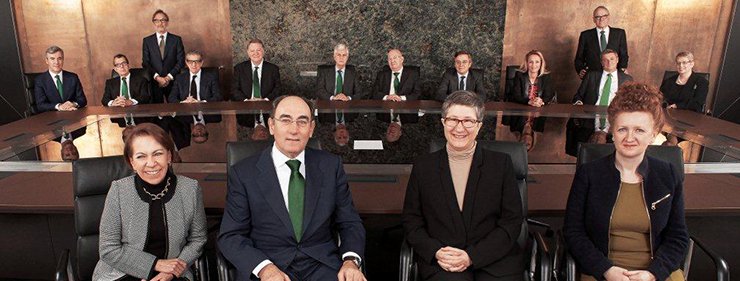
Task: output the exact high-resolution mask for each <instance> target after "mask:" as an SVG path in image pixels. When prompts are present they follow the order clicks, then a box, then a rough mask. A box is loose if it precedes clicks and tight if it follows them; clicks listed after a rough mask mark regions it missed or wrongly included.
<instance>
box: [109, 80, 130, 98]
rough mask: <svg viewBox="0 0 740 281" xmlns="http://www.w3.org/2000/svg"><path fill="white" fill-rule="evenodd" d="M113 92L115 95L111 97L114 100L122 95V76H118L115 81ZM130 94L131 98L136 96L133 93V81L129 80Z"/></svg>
mask: <svg viewBox="0 0 740 281" xmlns="http://www.w3.org/2000/svg"><path fill="white" fill-rule="evenodd" d="M131 77H133V75H131ZM111 94H113V96H112V97H110V99H112V100H114V99H116V98H117V97H118V96H120V95H121V78H116V81H115V82H113V93H111ZM128 95H129V97H131V98H135V97H134V96H132V95H131V81H128Z"/></svg>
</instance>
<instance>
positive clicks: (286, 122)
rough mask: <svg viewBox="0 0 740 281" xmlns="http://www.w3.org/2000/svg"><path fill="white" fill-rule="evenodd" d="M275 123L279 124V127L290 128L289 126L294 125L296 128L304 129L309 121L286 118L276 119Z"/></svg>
mask: <svg viewBox="0 0 740 281" xmlns="http://www.w3.org/2000/svg"><path fill="white" fill-rule="evenodd" d="M276 120H277V123H279V124H280V125H281V126H286V127H287V126H290V125H291V124H293V123H295V124H296V125H297V126H298V128H305V127H308V124H309V123H311V120H308V119H306V118H298V119H296V120H293V119H291V118H288V117H283V118H278V119H276Z"/></svg>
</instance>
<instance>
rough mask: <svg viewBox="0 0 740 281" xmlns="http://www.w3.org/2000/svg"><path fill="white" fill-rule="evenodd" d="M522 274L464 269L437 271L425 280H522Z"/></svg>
mask: <svg viewBox="0 0 740 281" xmlns="http://www.w3.org/2000/svg"><path fill="white" fill-rule="evenodd" d="M522 280H524V275H523V273H522V274H514V275H509V276H501V277H496V276H493V275H490V274H488V273H487V272H485V271H483V270H466V271H463V272H447V271H439V272H437V273H435V274H434V275H432V277H430V278H429V279H426V281H522Z"/></svg>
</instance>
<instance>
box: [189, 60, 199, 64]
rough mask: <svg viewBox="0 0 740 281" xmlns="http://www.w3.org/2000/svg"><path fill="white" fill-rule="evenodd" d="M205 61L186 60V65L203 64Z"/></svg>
mask: <svg viewBox="0 0 740 281" xmlns="http://www.w3.org/2000/svg"><path fill="white" fill-rule="evenodd" d="M201 62H203V60H185V63H188V64H193V63H201Z"/></svg>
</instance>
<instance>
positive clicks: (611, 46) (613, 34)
mask: <svg viewBox="0 0 740 281" xmlns="http://www.w3.org/2000/svg"><path fill="white" fill-rule="evenodd" d="M614 31H615V30H614V28H612V27H611V26H610V27H609V41H607V42H606V48H608V49H612V50H614V51H619V50H617V46H616V45H617V42H619V40H617V38H616V37H617V33H616V32H614Z"/></svg>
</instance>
